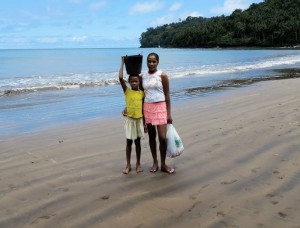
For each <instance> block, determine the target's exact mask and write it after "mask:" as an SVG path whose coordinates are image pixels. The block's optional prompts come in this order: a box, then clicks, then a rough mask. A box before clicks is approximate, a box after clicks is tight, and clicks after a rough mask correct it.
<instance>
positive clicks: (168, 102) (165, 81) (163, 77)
mask: <svg viewBox="0 0 300 228" xmlns="http://www.w3.org/2000/svg"><path fill="white" fill-rule="evenodd" d="M161 82H162V85H163V90H164V94H165V98H166V105H167V114H168V116H167V119H168V123H172V122H173V119H172V115H171V99H170V88H169V79H168V76H167V75H166V74H165V73H162V74H161Z"/></svg>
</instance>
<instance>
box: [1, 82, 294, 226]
mask: <svg viewBox="0 0 300 228" xmlns="http://www.w3.org/2000/svg"><path fill="white" fill-rule="evenodd" d="M299 86H300V79H299V78H296V79H287V80H277V81H276V80H275V81H267V82H259V83H255V84H252V85H249V86H246V87H239V88H236V89H232V90H226V91H224V92H222V93H219V94H215V95H214V96H206V97H197V98H195V99H191V100H188V101H185V102H180V104H178V105H173V106H172V116H173V119H174V123H173V124H174V126H175V127H176V129H177V131H178V133H179V135H180V136H181V138H182V141H183V145H184V147H185V151H184V153H183V154H182V155H181V156H180V157H178V158H173V159H170V158H168V159H167V163H168V164H169V165H171V166H173V167H175V168H176V174H175V175H168V174H165V173H162V172H157V173H155V174H152V173H149V172H148V168H149V167H150V166H151V163H152V158H151V154H150V149H149V146H148V142H147V135H146V136H145V138H144V139H143V140H142V141H141V143H142V157H141V163H142V167H143V168H144V170H145V171H144V172H143V173H139V174H136V173H135V172H134V171H131V173H130V174H128V175H124V174H122V173H121V171H122V169H123V168H124V166H125V137H124V133H123V119H122V117H121V115H120V116H119V117H112V118H110V119H105V120H93V121H90V122H85V123H80V124H75V125H69V126H68V127H67V128H65V126H57V127H54V128H51V129H47V130H45V131H40V132H36V133H31V134H27V135H21V136H14V137H11V138H6V139H5V140H2V142H1V146H0V147H1V153H0V163H1V166H0V167H1V168H0V170H1V174H0V180H1V182H0V205H1V207H0V208H1V209H0V226H1V227H2V226H3V227H31V226H34V227H117V226H122V225H124V224H127V225H128V226H129V227H156V226H164V227H183V226H187V227H188V226H190V227H195V226H201V227H202V226H203V227H222V226H234V227H243V226H249V227H297V226H299V224H300V219H299V216H298V214H299V213H300V207H299V201H300V197H299V194H298V189H299V188H300V181H299V173H300V154H299V152H300V146H299V142H298V141H299V135H300V114H299V103H300V98H299V96H298V94H299V92H298V91H299ZM134 164H135V153H134V151H133V153H132V165H134Z"/></svg>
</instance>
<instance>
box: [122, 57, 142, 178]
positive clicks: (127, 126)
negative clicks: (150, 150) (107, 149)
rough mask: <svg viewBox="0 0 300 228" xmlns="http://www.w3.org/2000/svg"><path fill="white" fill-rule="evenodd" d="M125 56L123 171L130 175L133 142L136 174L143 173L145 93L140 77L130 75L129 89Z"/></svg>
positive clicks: (123, 83) (123, 82) (123, 81)
mask: <svg viewBox="0 0 300 228" xmlns="http://www.w3.org/2000/svg"><path fill="white" fill-rule="evenodd" d="M124 62H125V61H124V56H122V61H121V66H120V70H119V80H120V83H121V86H122V88H123V91H124V94H125V101H126V115H124V118H125V121H124V130H125V135H126V139H127V140H126V161H127V165H126V168H125V169H124V170H123V173H124V174H128V173H129V172H130V171H131V164H130V158H131V148H132V142H133V141H134V143H135V150H136V160H137V161H136V172H137V173H139V172H143V169H142V167H141V163H140V159H141V137H143V136H144V124H143V112H142V110H143V99H144V92H143V91H142V90H140V89H139V85H140V76H139V75H129V77H128V82H129V84H130V86H131V89H130V88H128V87H127V85H126V82H125V80H124V78H123V68H124Z"/></svg>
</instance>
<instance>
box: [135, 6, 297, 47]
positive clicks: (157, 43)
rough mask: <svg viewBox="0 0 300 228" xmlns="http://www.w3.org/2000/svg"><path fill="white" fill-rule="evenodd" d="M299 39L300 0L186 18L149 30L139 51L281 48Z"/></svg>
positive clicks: (142, 38)
mask: <svg viewBox="0 0 300 228" xmlns="http://www.w3.org/2000/svg"><path fill="white" fill-rule="evenodd" d="M299 40H300V4H299V0H264V2H261V3H257V4H256V3H253V4H252V5H250V7H249V8H248V9H246V10H244V11H243V10H241V9H236V10H235V11H234V12H233V13H232V14H231V15H229V16H224V15H222V16H218V17H212V18H204V17H187V18H186V20H183V21H179V22H177V23H171V24H165V25H163V26H158V27H156V28H152V27H151V28H148V29H147V31H146V32H143V33H142V34H141V37H140V44H141V47H142V48H146V47H165V48H175V47H176V48H209V47H282V46H295V45H298V44H299Z"/></svg>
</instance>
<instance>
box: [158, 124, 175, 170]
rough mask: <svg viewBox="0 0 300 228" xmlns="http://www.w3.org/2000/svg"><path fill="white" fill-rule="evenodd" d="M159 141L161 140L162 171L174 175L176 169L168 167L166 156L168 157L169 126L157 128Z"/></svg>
mask: <svg viewBox="0 0 300 228" xmlns="http://www.w3.org/2000/svg"><path fill="white" fill-rule="evenodd" d="M157 132H158V139H159V150H160V159H161V170H162V171H163V172H167V173H170V174H171V173H174V172H175V169H174V168H172V167H170V166H167V165H166V155H167V138H166V135H167V125H166V124H165V125H159V126H157Z"/></svg>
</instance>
